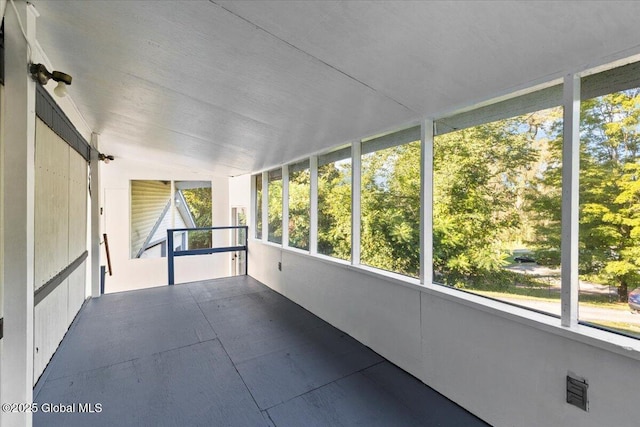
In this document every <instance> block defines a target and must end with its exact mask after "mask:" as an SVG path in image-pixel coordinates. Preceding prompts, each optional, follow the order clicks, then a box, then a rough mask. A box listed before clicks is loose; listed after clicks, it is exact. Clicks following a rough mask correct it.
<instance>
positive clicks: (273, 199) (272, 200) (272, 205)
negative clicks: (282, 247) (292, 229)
mask: <svg viewBox="0 0 640 427" xmlns="http://www.w3.org/2000/svg"><path fill="white" fill-rule="evenodd" d="M267 194H268V198H269V201H268V203H269V205H268V210H267V216H268V219H269V222H268V224H269V229H268V231H269V235H268V236H267V237H268V240H269V241H270V242H274V243H282V178H279V179H274V180H270V181H269V188H268V190H267Z"/></svg>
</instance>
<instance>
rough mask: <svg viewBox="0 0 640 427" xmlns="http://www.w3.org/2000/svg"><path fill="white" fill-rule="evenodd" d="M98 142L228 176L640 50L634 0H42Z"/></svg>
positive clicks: (47, 32)
mask: <svg viewBox="0 0 640 427" xmlns="http://www.w3.org/2000/svg"><path fill="white" fill-rule="evenodd" d="M33 3H34V4H35V6H36V9H37V10H38V12H39V13H40V17H39V18H38V21H37V38H38V41H39V43H40V45H41V46H42V47H43V50H44V52H45V53H46V54H47V56H48V57H49V59H50V60H51V63H52V64H53V66H54V68H55V69H57V70H61V71H64V72H67V73H69V74H71V75H72V76H73V85H72V86H71V87H70V90H69V93H70V96H71V97H72V99H73V101H74V102H75V103H76V105H77V106H78V109H79V110H80V112H81V113H82V114H83V116H84V117H85V119H86V121H87V123H88V124H89V126H90V127H92V128H93V130H94V131H96V132H97V133H99V134H100V143H101V147H102V151H105V152H109V153H110V154H114V155H115V156H116V157H135V158H143V159H148V160H149V161H157V162H164V163H171V164H175V165H179V166H183V167H189V168H194V169H203V170H208V171H211V173H213V174H216V175H224V176H233V175H240V174H243V173H247V172H251V171H256V170H261V169H264V168H267V167H271V166H274V165H279V164H281V163H285V162H288V161H291V160H296V159H299V158H301V157H303V156H306V155H309V154H312V153H315V152H319V151H322V150H325V149H328V148H330V147H334V146H337V145H340V144H343V143H346V142H350V141H352V140H356V139H358V138H362V137H366V136H368V135H373V134H376V133H380V132H383V131H386V130H390V129H393V128H399V127H402V126H403V125H409V124H413V123H416V122H417V121H419V120H422V119H424V118H426V117H436V118H437V117H441V116H443V115H446V114H448V113H450V112H453V111H455V110H457V109H460V108H464V107H468V106H470V105H472V104H474V103H477V102H482V101H485V100H487V99H490V98H493V97H496V96H500V95H504V94H507V93H509V92H511V91H514V90H517V89H521V88H524V87H527V86H530V85H534V84H538V83H542V82H546V81H549V80H553V79H557V78H561V77H562V76H563V75H564V74H565V73H567V72H571V71H576V70H583V69H585V68H587V67H590V66H594V65H599V64H601V63H605V62H607V61H610V60H612V59H618V58H621V57H624V56H625V55H632V54H638V53H640V25H638V16H640V2H630V1H629V2H614V1H603V2H595V1H594V2H580V1H575V2H573V1H554V2H538V1H536V2H534V1H531V2H528V1H512V2H497V1H495V2H494V1H489V2H484V1H417V2H411V1H404V2H403V1H375V2H367V1H114V0H109V1H98V0H92V1H62V0H55V1H46V0H33Z"/></svg>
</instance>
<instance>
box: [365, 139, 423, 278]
mask: <svg viewBox="0 0 640 427" xmlns="http://www.w3.org/2000/svg"><path fill="white" fill-rule="evenodd" d="M361 185H362V194H361V212H362V214H361V229H362V230H361V261H362V263H364V264H367V265H370V266H373V267H377V268H381V269H384V270H388V271H394V272H397V273H401V274H404V275H408V276H413V277H418V276H419V274H420V227H419V224H420V142H419V141H415V142H411V143H409V144H404V145H399V146H396V147H391V148H386V149H383V150H380V151H376V152H373V153H369V154H366V155H364V156H363V158H362V181H361Z"/></svg>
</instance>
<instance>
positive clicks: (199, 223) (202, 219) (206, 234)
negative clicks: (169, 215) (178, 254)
mask: <svg viewBox="0 0 640 427" xmlns="http://www.w3.org/2000/svg"><path fill="white" fill-rule="evenodd" d="M175 208H176V211H175V214H174V224H175V227H174V228H201V227H211V223H212V200H211V182H208V181H176V183H175ZM186 234H187V235H186V245H185V247H184V248H183V249H205V248H210V247H211V243H212V235H211V231H210V230H197V231H189V232H187V233H186Z"/></svg>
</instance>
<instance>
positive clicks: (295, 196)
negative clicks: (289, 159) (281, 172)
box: [289, 169, 311, 250]
mask: <svg viewBox="0 0 640 427" xmlns="http://www.w3.org/2000/svg"><path fill="white" fill-rule="evenodd" d="M310 199H311V174H310V173H309V169H305V170H302V171H298V172H293V173H291V174H290V175H289V246H292V247H294V248H298V249H304V250H309V225H310V218H309V209H310V204H311V202H310Z"/></svg>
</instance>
